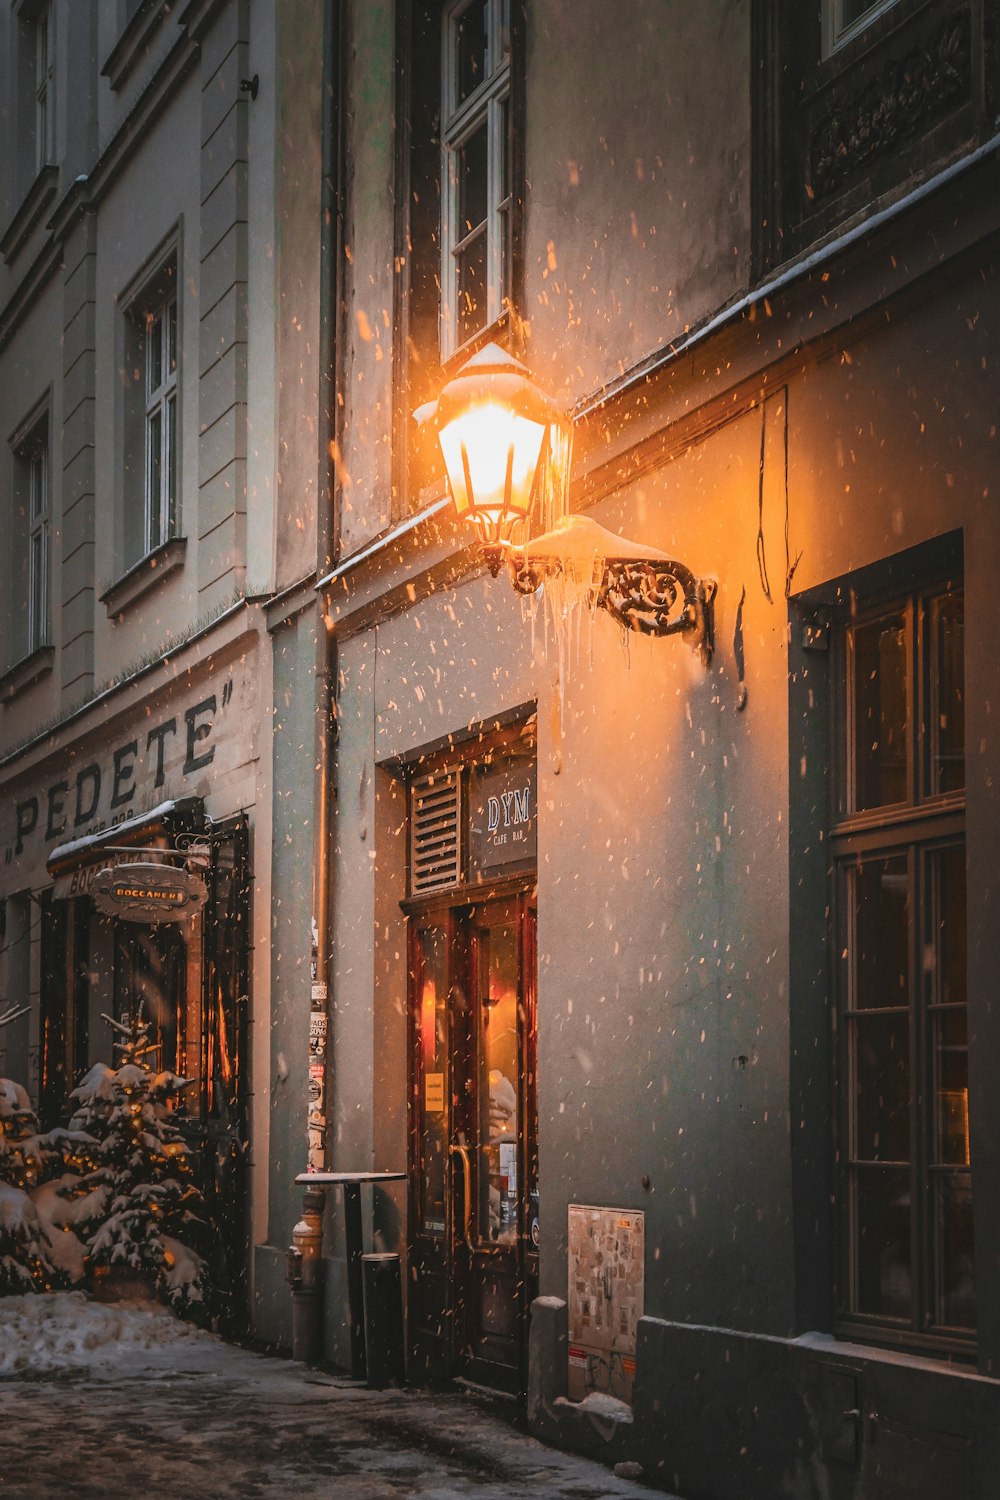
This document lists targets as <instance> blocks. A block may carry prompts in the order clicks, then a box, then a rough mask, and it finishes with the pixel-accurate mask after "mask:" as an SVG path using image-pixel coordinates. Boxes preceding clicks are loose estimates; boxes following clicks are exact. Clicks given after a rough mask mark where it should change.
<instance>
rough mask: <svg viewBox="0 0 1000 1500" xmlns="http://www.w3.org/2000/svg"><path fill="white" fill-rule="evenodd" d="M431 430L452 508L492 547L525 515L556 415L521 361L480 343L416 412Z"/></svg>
mask: <svg viewBox="0 0 1000 1500" xmlns="http://www.w3.org/2000/svg"><path fill="white" fill-rule="evenodd" d="M414 415H415V417H416V419H417V421H418V422H425V421H429V420H433V422H434V424H435V427H436V429H437V434H438V439H439V441H440V444H441V450H442V452H443V454H444V461H445V467H446V469H447V471H448V483H449V485H450V488H451V493H452V498H453V500H454V502H455V509H456V510H457V512H458V514H459V515H460V516H465V517H467V518H468V519H469V520H472V521H474V522H475V523H476V525H477V526H478V527H479V531H480V535H481V538H482V540H483V542H484V543H485V544H486V545H487V546H490V547H496V546H498V545H501V544H503V543H506V542H509V541H510V540H511V530H512V528H513V527H514V526H515V525H516V524H517V523H518V522H519V521H524V520H526V518H527V516H528V513H529V511H530V510H531V507H532V503H533V501H534V498H535V490H536V487H537V484H538V477H539V475H540V474H541V473H544V468H545V463H546V459H547V454H548V447H549V433H550V428H551V427H552V425H553V424H554V423H555V424H557V423H559V422H560V421H561V418H560V416H559V413H558V412H557V410H556V408H555V407H554V406H553V405H552V402H551V401H549V400H548V398H547V397H546V396H544V395H543V394H542V392H541V391H540V390H539V389H538V387H537V386H536V385H535V384H534V382H533V381H532V379H531V377H530V375H529V374H528V371H527V369H526V368H525V366H524V365H523V364H521V362H520V360H517V359H514V357H513V356H512V355H511V354H509V353H508V352H507V350H505V349H501V348H499V347H498V346H497V345H496V344H487V345H485V347H484V348H482V349H479V350H477V352H476V353H475V354H474V355H472V357H471V358H470V359H468V360H466V362H465V364H464V365H463V366H462V367H461V369H460V370H458V371H457V372H456V373H455V374H454V375H453V376H452V377H451V379H450V380H449V381H448V382H447V384H446V385H445V387H444V389H443V390H442V392H441V395H440V396H439V398H438V400H437V401H436V402H434V403H433V405H430V406H426V407H421V408H420V410H419V411H418V412H416V413H415V414H414Z"/></svg>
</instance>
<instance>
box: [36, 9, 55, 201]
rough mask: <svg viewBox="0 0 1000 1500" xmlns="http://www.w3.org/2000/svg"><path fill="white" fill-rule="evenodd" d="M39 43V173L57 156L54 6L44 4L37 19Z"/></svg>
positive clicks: (37, 123) (37, 129) (37, 53)
mask: <svg viewBox="0 0 1000 1500" xmlns="http://www.w3.org/2000/svg"><path fill="white" fill-rule="evenodd" d="M34 46H35V172H36V173H38V172H40V171H41V170H42V168H43V167H45V166H47V165H48V164H49V162H50V161H52V160H53V157H54V148H55V140H54V130H53V121H54V109H55V88H54V83H53V73H54V64H53V51H52V9H51V6H50V5H43V6H42V7H41V8H40V10H39V11H38V13H37V15H36V17H35V22H34Z"/></svg>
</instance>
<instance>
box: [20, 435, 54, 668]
mask: <svg viewBox="0 0 1000 1500" xmlns="http://www.w3.org/2000/svg"><path fill="white" fill-rule="evenodd" d="M23 458H24V462H25V464H26V466H27V478H28V655H29V656H30V655H31V653H32V652H33V651H38V650H40V649H41V648H42V647H43V646H47V645H48V644H49V444H48V428H47V426H46V427H45V428H43V429H42V430H41V431H40V432H39V433H38V435H37V436H36V437H35V438H34V439H33V440H32V441H31V442H30V443H29V444H28V445H27V446H26V450H25V451H24V453H23Z"/></svg>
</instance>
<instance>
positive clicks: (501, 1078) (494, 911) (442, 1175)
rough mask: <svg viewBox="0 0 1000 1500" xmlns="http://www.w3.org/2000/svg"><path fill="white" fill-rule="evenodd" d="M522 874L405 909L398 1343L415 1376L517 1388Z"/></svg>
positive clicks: (523, 1305) (532, 1255)
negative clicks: (405, 1291) (402, 1291)
mask: <svg viewBox="0 0 1000 1500" xmlns="http://www.w3.org/2000/svg"><path fill="white" fill-rule="evenodd" d="M535 927H536V912H535V896H534V888H533V884H532V885H529V884H528V883H527V882H521V883H520V884H517V883H515V884H512V885H508V886H507V888H506V889H505V890H504V893H503V894H502V895H501V894H497V893H495V892H494V893H493V894H491V895H490V896H488V897H486V896H484V897H483V898H482V899H480V900H470V899H469V897H468V895H466V896H465V898H464V900H462V899H455V898H453V901H452V903H451V904H447V905H445V904H439V905H435V906H431V907H428V908H426V909H425V910H423V911H421V912H419V913H411V919H410V937H409V963H408V968H409V1016H410V1048H409V1052H410V1095H409V1097H410V1106H411V1107H410V1161H409V1183H410V1225H411V1243H410V1268H411V1276H410V1346H411V1368H412V1369H413V1371H414V1374H415V1375H416V1377H417V1378H418V1379H420V1378H423V1379H430V1380H433V1379H444V1378H454V1377H456V1376H464V1377H466V1378H468V1379H470V1380H473V1381H475V1382H477V1383H479V1384H483V1385H487V1386H489V1387H491V1388H492V1389H495V1390H501V1391H507V1392H510V1393H520V1392H523V1390H524V1389H525V1376H526V1367H527V1322H528V1313H529V1308H530V1305H531V1301H532V1298H533V1297H534V1296H535V1295H536V1292H537V1280H538V1256H537V1213H538V1198H537V1178H538V1161H537V1146H536V1141H537V1113H538V1111H537V1096H536V1014H535V989H536V955H535Z"/></svg>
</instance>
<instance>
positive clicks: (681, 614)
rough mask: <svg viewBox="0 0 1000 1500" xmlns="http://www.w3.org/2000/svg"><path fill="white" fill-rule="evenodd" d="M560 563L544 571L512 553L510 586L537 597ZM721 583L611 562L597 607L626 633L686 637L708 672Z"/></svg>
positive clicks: (680, 570) (658, 566) (652, 565)
mask: <svg viewBox="0 0 1000 1500" xmlns="http://www.w3.org/2000/svg"><path fill="white" fill-rule="evenodd" d="M559 567H560V564H559V562H558V560H556V559H551V560H550V559H546V562H545V564H544V565H541V566H540V565H539V564H537V563H531V562H529V561H528V560H527V559H526V558H525V556H524V553H523V552H520V551H519V550H517V549H511V550H510V551H508V553H507V569H508V573H509V575H510V581H511V584H512V585H513V587H514V589H515V590H516V591H517V593H519V594H533V593H534V592H535V590H536V589H537V588H538V587H539V585H541V584H544V582H545V578H546V575H547V574H548V575H551V573H552V572H553V571H555V570H558V568H559ZM716 587H717V585H716V583H715V580H714V579H712V578H696V577H695V575H694V574H693V573H692V572H691V569H690V568H687V567H685V565H684V564H683V563H681V562H674V561H673V560H672V559H671V560H667V559H664V560H662V561H661V560H660V559H657V560H656V561H655V562H647V561H645V560H642V561H639V560H636V559H635V558H624V557H609V558H607V560H606V561H605V564H604V573H603V575H602V577H601V582H600V585H599V587H598V591H597V604H598V607H599V608H601V609H606V610H607V612H608V614H609V615H611V616H612V618H613V619H615V620H617V622H618V624H619V625H620V626H621V627H622V629H623V630H635V631H637V632H638V633H639V634H640V635H653V636H668V635H683V636H684V637H685V638H686V639H687V641H688V644H689V645H690V646H692V647H694V649H695V650H696V651H698V652H699V654H700V656H701V658H702V661H703V662H704V663H705V665H706V666H707V665H708V663H709V662H710V661H711V659H712V651H713V649H714V644H715V643H714V633H713V620H712V601H713V600H714V598H715V593H716Z"/></svg>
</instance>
